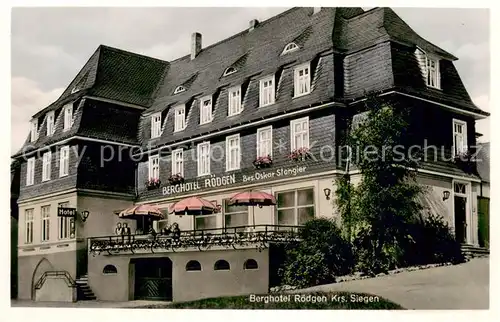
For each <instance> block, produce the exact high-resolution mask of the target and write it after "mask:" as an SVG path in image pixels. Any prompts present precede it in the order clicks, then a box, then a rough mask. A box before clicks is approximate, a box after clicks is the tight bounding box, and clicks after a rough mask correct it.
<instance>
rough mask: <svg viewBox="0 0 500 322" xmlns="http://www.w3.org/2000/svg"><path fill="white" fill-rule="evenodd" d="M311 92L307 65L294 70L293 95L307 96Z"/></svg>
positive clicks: (309, 73)
mask: <svg viewBox="0 0 500 322" xmlns="http://www.w3.org/2000/svg"><path fill="white" fill-rule="evenodd" d="M310 92H311V67H310V64H309V63H305V64H302V65H300V66H297V67H296V68H295V72H294V93H295V95H294V96H295V97H298V96H302V95H306V94H309V93H310Z"/></svg>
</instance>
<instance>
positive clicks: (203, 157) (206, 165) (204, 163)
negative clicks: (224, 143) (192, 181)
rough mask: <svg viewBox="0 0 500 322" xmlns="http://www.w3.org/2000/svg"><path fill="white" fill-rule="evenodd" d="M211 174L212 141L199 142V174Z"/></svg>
mask: <svg viewBox="0 0 500 322" xmlns="http://www.w3.org/2000/svg"><path fill="white" fill-rule="evenodd" d="M209 174H210V142H203V143H200V144H198V176H206V175H209Z"/></svg>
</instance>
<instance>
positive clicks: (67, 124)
mask: <svg viewBox="0 0 500 322" xmlns="http://www.w3.org/2000/svg"><path fill="white" fill-rule="evenodd" d="M72 126H73V104H68V105H66V106H64V126H63V131H67V130H69V129H70V128H71V127H72Z"/></svg>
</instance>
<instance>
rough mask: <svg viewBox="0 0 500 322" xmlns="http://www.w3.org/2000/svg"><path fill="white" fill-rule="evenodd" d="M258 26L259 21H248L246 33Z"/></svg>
mask: <svg viewBox="0 0 500 322" xmlns="http://www.w3.org/2000/svg"><path fill="white" fill-rule="evenodd" d="M258 24H259V21H258V20H257V19H253V20H250V24H249V27H248V31H252V30H254V29H255V27H257V25H258Z"/></svg>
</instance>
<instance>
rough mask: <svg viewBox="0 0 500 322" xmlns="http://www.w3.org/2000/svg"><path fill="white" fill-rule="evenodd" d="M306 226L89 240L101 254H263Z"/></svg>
mask: <svg viewBox="0 0 500 322" xmlns="http://www.w3.org/2000/svg"><path fill="white" fill-rule="evenodd" d="M303 227H304V226H290V225H256V226H253V225H252V226H237V227H231V228H210V229H203V230H189V231H183V232H180V233H179V232H177V233H174V232H172V233H170V234H166V235H165V234H163V235H132V234H130V235H113V236H102V237H94V238H89V251H90V252H91V253H93V254H94V256H95V254H96V253H97V254H99V253H101V252H102V251H105V252H108V253H109V254H110V255H111V254H112V252H120V251H131V252H132V253H134V251H135V250H140V249H143V250H146V249H149V250H151V252H153V253H154V249H165V248H167V249H171V250H172V251H174V252H175V249H188V248H190V247H195V248H198V249H199V250H200V251H201V250H208V249H209V248H211V247H212V246H222V247H226V248H227V247H233V248H235V249H236V247H239V246H250V245H255V246H256V247H257V248H258V249H259V250H260V249H262V248H267V247H268V245H269V243H287V242H295V241H298V240H299V239H300V238H299V237H300V234H299V231H300V230H301V229H302V228H303Z"/></svg>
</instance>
